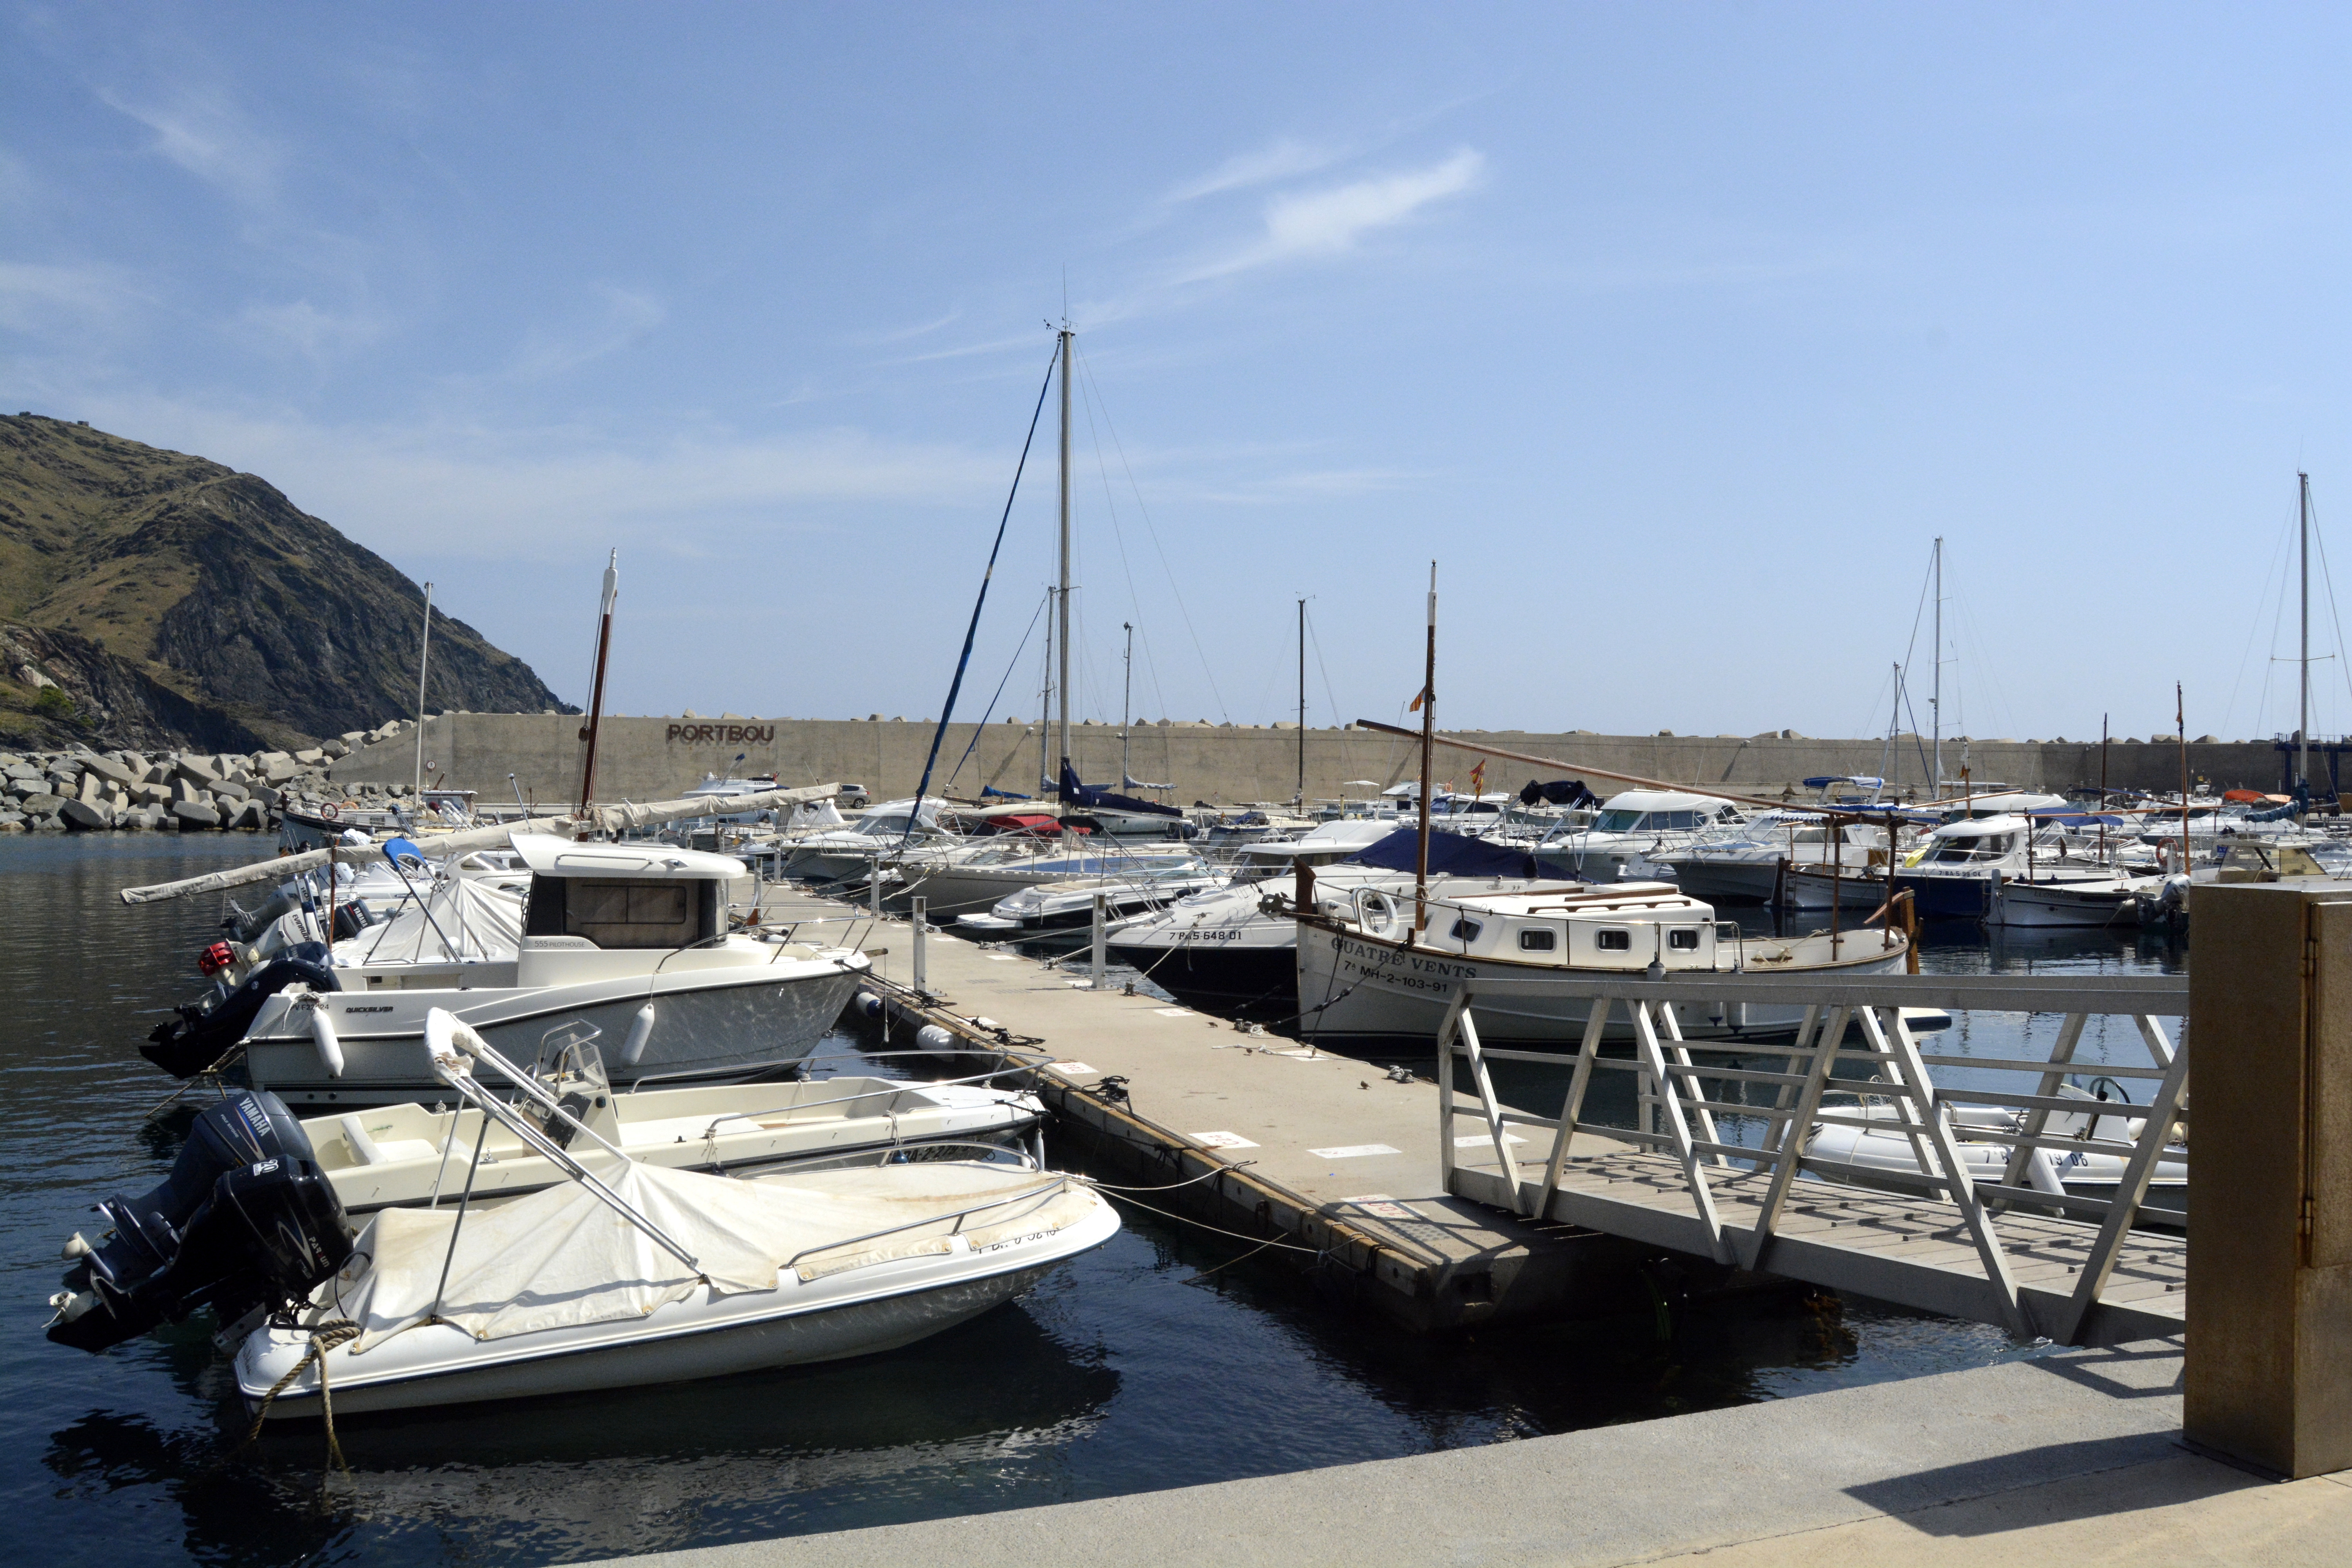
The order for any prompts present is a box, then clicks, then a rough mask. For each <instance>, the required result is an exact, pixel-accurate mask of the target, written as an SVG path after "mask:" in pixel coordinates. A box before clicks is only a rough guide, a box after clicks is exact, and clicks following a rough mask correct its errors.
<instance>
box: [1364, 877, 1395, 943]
mask: <svg viewBox="0 0 2352 1568" xmlns="http://www.w3.org/2000/svg"><path fill="white" fill-rule="evenodd" d="M1355 903H1356V923H1357V924H1358V925H1359V926H1360V927H1362V928H1363V932H1364V934H1365V935H1366V936H1369V937H1373V938H1376V939H1379V940H1381V941H1386V940H1387V939H1388V938H1390V937H1392V936H1394V935H1395V934H1396V929H1397V910H1396V903H1395V901H1394V900H1391V898H1390V897H1389V896H1388V895H1387V894H1386V893H1383V892H1381V890H1380V889H1378V888H1358V889H1356V896H1355Z"/></svg>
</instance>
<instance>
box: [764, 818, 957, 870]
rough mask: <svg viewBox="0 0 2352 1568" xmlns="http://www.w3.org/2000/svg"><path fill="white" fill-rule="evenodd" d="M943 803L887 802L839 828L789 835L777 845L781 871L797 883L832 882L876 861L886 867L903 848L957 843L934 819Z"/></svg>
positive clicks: (953, 835) (943, 845)
mask: <svg viewBox="0 0 2352 1568" xmlns="http://www.w3.org/2000/svg"><path fill="white" fill-rule="evenodd" d="M946 804H947V803H946V802H944V801H940V800H926V801H924V802H923V803H922V804H921V805H920V807H919V808H918V806H917V805H916V803H915V802H914V801H913V800H912V799H908V800H894V801H887V802H886V803H884V804H883V805H877V806H874V807H872V808H870V809H869V810H867V811H866V814H865V815H864V816H860V817H859V818H858V819H857V820H856V822H854V823H852V824H850V825H849V826H845V827H836V828H826V829H819V830H818V831H816V832H814V833H806V834H803V835H801V836H800V837H795V838H789V839H787V840H785V841H784V843H783V845H782V874H783V875H784V876H787V877H793V878H797V879H801V880H803V881H810V882H835V881H839V880H841V879H843V878H845V877H863V876H866V875H868V874H870V873H871V872H872V871H873V869H874V867H875V865H876V864H877V862H879V863H880V864H882V865H884V866H888V865H890V864H891V863H892V862H893V861H894V860H896V859H897V858H898V857H899V856H900V855H903V854H905V853H906V852H907V851H908V850H909V849H916V848H924V847H945V846H949V845H953V844H956V843H959V842H961V840H960V839H959V838H958V837H957V836H956V835H955V834H954V833H952V832H950V831H949V829H948V828H947V827H946V826H944V825H942V824H941V823H940V810H941V809H942V808H943V807H944V806H945V805H946Z"/></svg>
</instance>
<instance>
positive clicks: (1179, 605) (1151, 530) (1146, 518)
mask: <svg viewBox="0 0 2352 1568" xmlns="http://www.w3.org/2000/svg"><path fill="white" fill-rule="evenodd" d="M1077 359H1078V371H1079V374H1081V375H1083V376H1084V377H1085V378H1086V380H1087V384H1088V385H1096V383H1095V373H1094V364H1093V362H1092V361H1090V360H1088V359H1087V357H1086V354H1085V353H1084V352H1083V351H1081V352H1080V353H1078V356H1077ZM1096 395H1097V397H1099V396H1100V395H1101V394H1100V389H1099V387H1098V386H1097V393H1096ZM1102 416H1103V428H1104V429H1106V430H1108V431H1109V432H1110V444H1111V449H1112V450H1113V451H1115V452H1117V453H1118V465H1119V468H1120V469H1121V470H1122V471H1123V472H1125V474H1126V475H1127V483H1128V488H1129V489H1131V490H1133V491H1134V492H1135V507H1136V510H1137V511H1139V512H1140V513H1141V514H1142V517H1143V527H1144V531H1145V533H1146V535H1147V536H1148V537H1149V538H1150V541H1151V549H1152V552H1153V553H1154V554H1156V555H1158V556H1159V557H1160V570H1161V571H1162V572H1164V573H1166V574H1167V576H1168V591H1169V594H1170V595H1171V597H1173V598H1174V599H1175V601H1176V613H1177V615H1178V616H1181V618H1182V620H1183V622H1184V630H1185V632H1186V634H1187V635H1188V636H1190V637H1192V651H1193V652H1194V653H1196V654H1198V655H1199V656H1200V659H1201V672H1202V675H1204V676H1206V677H1207V678H1208V682H1209V694H1210V695H1211V696H1212V697H1213V698H1215V699H1216V703H1217V712H1218V713H1219V714H1220V715H1221V716H1222V717H1223V719H1224V721H1225V722H1226V723H1228V724H1230V723H1232V722H1233V714H1232V711H1231V710H1228V709H1227V708H1226V706H1225V699H1224V694H1223V692H1222V691H1220V690H1219V689H1217V672H1216V670H1215V669H1214V668H1212V667H1211V666H1210V663H1209V652H1208V649H1207V648H1205V647H1202V643H1201V634H1200V631H1199V629H1198V628H1197V627H1195V626H1193V625H1192V611H1191V610H1190V609H1188V608H1186V607H1185V604H1184V592H1183V590H1182V589H1181V588H1180V587H1178V586H1177V584H1176V572H1175V569H1174V568H1173V567H1171V566H1170V565H1169V563H1168V551H1167V549H1166V547H1165V546H1163V545H1162V544H1161V543H1160V529H1159V525H1158V524H1156V523H1154V522H1153V521H1151V508H1150V506H1149V505H1148V504H1147V503H1146V502H1145V501H1144V499H1143V487H1142V486H1141V485H1139V484H1138V483H1136V479H1135V466H1134V465H1133V464H1131V463H1129V461H1128V458H1127V446H1126V443H1124V442H1122V441H1121V440H1120V439H1119V438H1118V423H1117V422H1116V421H1115V420H1113V419H1112V418H1111V416H1110V407H1109V405H1108V403H1106V404H1105V405H1104V407H1103V411H1102Z"/></svg>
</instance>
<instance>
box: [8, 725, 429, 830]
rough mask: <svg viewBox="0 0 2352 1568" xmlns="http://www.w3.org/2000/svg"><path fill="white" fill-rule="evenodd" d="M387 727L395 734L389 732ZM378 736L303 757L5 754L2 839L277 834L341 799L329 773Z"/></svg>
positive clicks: (369, 734)
mask: <svg viewBox="0 0 2352 1568" xmlns="http://www.w3.org/2000/svg"><path fill="white" fill-rule="evenodd" d="M386 728H387V729H389V728H390V727H389V726H387V727H386ZM378 738H381V735H380V732H379V731H365V730H354V731H352V732H351V733H350V734H348V735H344V736H342V737H341V738H340V739H338V740H333V741H329V742H326V743H325V744H323V745H320V746H316V747H312V748H310V749H307V750H304V751H299V752H253V753H251V754H250V755H246V756H238V755H236V754H233V753H232V754H223V755H216V756H214V755H202V754H199V753H195V752H96V751H92V750H89V748H87V747H82V748H78V749H76V750H73V751H69V752H29V753H15V752H0V833H63V832H68V831H77V832H104V831H114V832H138V831H145V832H198V831H202V832H218V831H223V830H226V829H231V828H235V829H238V830H241V831H244V832H247V833H254V832H259V831H262V830H264V829H267V828H270V827H274V826H277V823H278V812H279V810H280V809H281V807H285V806H299V805H301V804H303V803H306V802H307V803H309V804H310V805H314V806H315V805H320V804H323V803H325V802H328V801H331V800H341V798H343V791H341V789H340V788H337V787H335V786H333V785H331V784H328V782H327V766H328V764H329V763H332V762H333V761H334V760H335V759H336V758H338V757H341V756H347V755H349V754H350V752H351V750H352V747H353V746H355V745H361V744H364V743H365V742H368V741H371V740H373V739H378Z"/></svg>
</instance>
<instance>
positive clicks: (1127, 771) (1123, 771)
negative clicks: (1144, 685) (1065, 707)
mask: <svg viewBox="0 0 2352 1568" xmlns="http://www.w3.org/2000/svg"><path fill="white" fill-rule="evenodd" d="M1118 629H1119V630H1121V631H1123V632H1125V633H1126V634H1127V652H1126V654H1125V655H1124V656H1122V659H1121V662H1122V663H1124V664H1125V665H1126V667H1127V678H1126V680H1125V682H1124V683H1123V684H1122V686H1121V689H1120V691H1119V698H1118V787H1119V788H1121V789H1126V788H1128V787H1129V786H1130V785H1132V784H1134V783H1135V769H1134V768H1133V767H1132V766H1130V765H1129V759H1130V756H1131V754H1132V752H1133V751H1134V747H1135V623H1134V622H1133V621H1121V622H1120V623H1119V624H1118Z"/></svg>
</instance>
